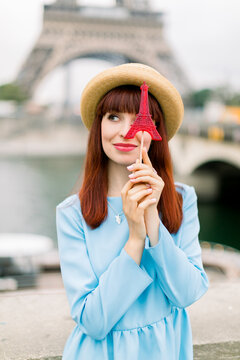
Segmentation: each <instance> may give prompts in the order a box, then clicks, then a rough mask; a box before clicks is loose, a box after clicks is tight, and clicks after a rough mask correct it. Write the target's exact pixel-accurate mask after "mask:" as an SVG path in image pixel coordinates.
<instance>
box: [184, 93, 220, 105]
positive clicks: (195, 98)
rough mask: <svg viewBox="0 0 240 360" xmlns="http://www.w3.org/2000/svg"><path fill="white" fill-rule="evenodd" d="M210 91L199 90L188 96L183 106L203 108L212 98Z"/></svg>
mask: <svg viewBox="0 0 240 360" xmlns="http://www.w3.org/2000/svg"><path fill="white" fill-rule="evenodd" d="M212 93H213V90H212V89H201V90H197V91H193V92H192V93H190V94H188V96H187V97H186V99H185V104H186V105H188V106H191V107H195V108H203V107H204V105H205V103H206V102H207V101H209V100H210V99H211V97H212Z"/></svg>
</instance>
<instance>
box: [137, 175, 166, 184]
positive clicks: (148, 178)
mask: <svg viewBox="0 0 240 360" xmlns="http://www.w3.org/2000/svg"><path fill="white" fill-rule="evenodd" d="M130 181H131V182H132V183H139V182H145V183H149V184H150V185H157V184H158V183H159V180H158V179H155V178H154V177H152V176H149V175H146V176H140V177H137V178H135V179H131V180H130Z"/></svg>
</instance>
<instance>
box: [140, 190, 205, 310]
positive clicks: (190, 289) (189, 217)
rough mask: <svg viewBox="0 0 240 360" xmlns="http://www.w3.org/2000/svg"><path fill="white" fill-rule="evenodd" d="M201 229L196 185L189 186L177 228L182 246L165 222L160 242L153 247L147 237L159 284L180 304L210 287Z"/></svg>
mask: <svg viewBox="0 0 240 360" xmlns="http://www.w3.org/2000/svg"><path fill="white" fill-rule="evenodd" d="M199 229H200V226H199V219H198V209H197V196H196V193H195V190H194V188H193V187H188V188H187V190H186V193H185V196H184V197H183V222H182V224H181V227H180V229H179V230H178V231H180V234H179V236H180V237H181V238H180V246H179V247H178V246H176V244H175V243H174V240H173V237H172V236H171V234H170V233H169V232H168V230H167V229H166V227H165V226H164V225H163V223H162V222H160V226H159V241H158V243H157V244H156V245H155V246H153V247H150V242H149V238H147V239H146V241H145V249H146V251H147V252H149V254H150V255H151V257H152V259H153V261H154V262H155V268H156V272H157V277H158V280H159V282H160V285H161V287H162V289H163V291H164V293H165V295H166V296H167V297H168V299H169V301H170V302H171V303H172V304H173V305H174V306H177V307H181V308H184V307H187V306H189V305H191V304H192V303H194V302H195V301H196V300H198V299H199V298H200V297H201V296H202V295H203V294H204V293H205V292H206V291H207V289H208V278H207V275H206V273H205V271H204V269H203V265H202V259H201V247H200V244H199V240H198V234H199Z"/></svg>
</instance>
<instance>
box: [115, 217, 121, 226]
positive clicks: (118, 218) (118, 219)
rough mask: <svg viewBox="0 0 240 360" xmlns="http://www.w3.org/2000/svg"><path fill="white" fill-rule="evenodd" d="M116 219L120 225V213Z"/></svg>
mask: <svg viewBox="0 0 240 360" xmlns="http://www.w3.org/2000/svg"><path fill="white" fill-rule="evenodd" d="M115 219H116V222H117V223H118V225H119V224H120V223H121V218H120V216H119V215H115Z"/></svg>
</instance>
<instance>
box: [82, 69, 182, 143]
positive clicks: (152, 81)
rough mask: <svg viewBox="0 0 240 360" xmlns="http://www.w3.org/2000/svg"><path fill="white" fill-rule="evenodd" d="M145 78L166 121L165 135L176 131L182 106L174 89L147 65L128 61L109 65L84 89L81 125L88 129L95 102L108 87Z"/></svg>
mask: <svg viewBox="0 0 240 360" xmlns="http://www.w3.org/2000/svg"><path fill="white" fill-rule="evenodd" d="M144 81H146V84H147V85H148V86H149V89H148V91H149V92H150V93H151V94H152V95H153V96H155V98H156V99H157V101H158V102H159V104H160V106H161V108H162V111H163V116H164V120H165V126H166V131H167V138H168V140H170V139H171V138H172V137H173V135H174V134H175V133H176V132H177V130H178V128H179V127H180V125H181V123H182V119H183V113H184V107H183V102H182V99H181V96H180V94H179V92H178V91H177V90H176V88H175V87H174V86H173V85H172V84H171V83H170V81H169V80H167V79H166V78H165V77H164V76H162V75H161V74H159V72H157V71H156V70H155V69H153V68H151V67H150V66H147V65H143V64H138V63H128V64H123V65H119V66H115V67H112V68H109V69H107V70H104V71H102V72H101V73H100V74H98V75H96V76H95V77H94V78H93V79H91V80H90V81H89V83H88V84H87V86H86V87H85V89H84V90H83V93H82V97H81V103H80V113H81V118H82V121H83V123H84V125H85V126H86V127H87V128H88V129H89V130H90V128H91V126H92V123H93V121H94V118H95V115H96V109H97V105H98V104H99V102H100V100H101V99H102V97H103V96H104V95H105V94H106V93H107V92H108V91H110V90H112V89H114V88H115V87H118V86H121V85H136V86H141V85H142V83H143V82H144Z"/></svg>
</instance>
